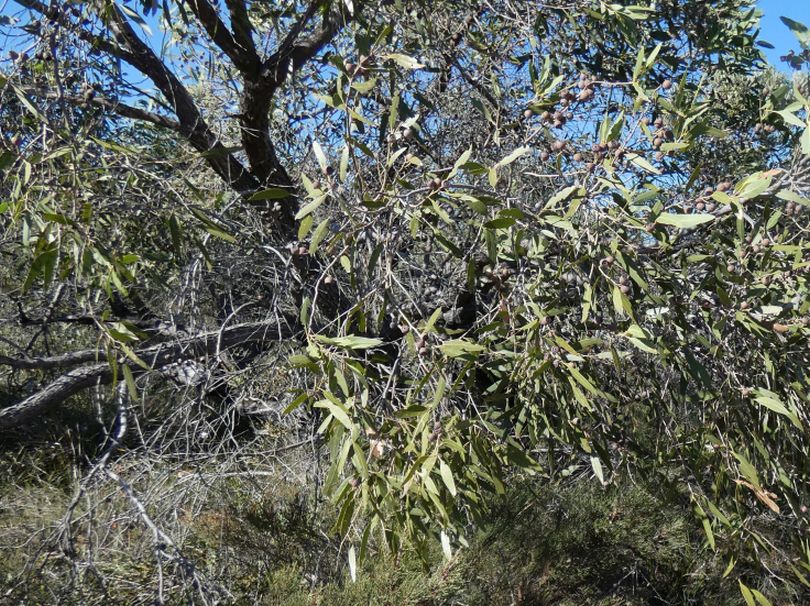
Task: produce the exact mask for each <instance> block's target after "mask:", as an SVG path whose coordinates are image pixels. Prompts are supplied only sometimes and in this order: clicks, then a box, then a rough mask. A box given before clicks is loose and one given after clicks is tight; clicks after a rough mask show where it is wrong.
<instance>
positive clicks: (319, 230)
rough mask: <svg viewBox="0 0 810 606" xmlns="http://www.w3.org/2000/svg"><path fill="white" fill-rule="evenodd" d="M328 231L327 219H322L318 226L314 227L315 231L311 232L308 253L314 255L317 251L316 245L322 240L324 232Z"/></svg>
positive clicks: (324, 235)
mask: <svg viewBox="0 0 810 606" xmlns="http://www.w3.org/2000/svg"><path fill="white" fill-rule="evenodd" d="M328 232H329V219H324V220H323V221H321V222H320V223H319V224H318V227H316V228H315V231H314V232H313V234H312V240H310V242H309V254H311V255H314V254H315V253H316V252H318V247H319V246H320V245H321V242H323V239H324V238H325V237H326V234H327V233H328Z"/></svg>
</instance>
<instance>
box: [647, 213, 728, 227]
mask: <svg viewBox="0 0 810 606" xmlns="http://www.w3.org/2000/svg"><path fill="white" fill-rule="evenodd" d="M712 221H714V215H709V214H705V213H704V214H691V215H675V214H672V213H664V214H663V215H660V216H659V217H658V218H657V219H656V220H655V222H656V223H658V224H660V225H672V226H673V227H678V228H680V229H692V228H694V227H697V226H698V225H703V224H704V223H711V222H712Z"/></svg>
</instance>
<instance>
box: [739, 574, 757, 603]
mask: <svg viewBox="0 0 810 606" xmlns="http://www.w3.org/2000/svg"><path fill="white" fill-rule="evenodd" d="M737 582H738V583H739V584H740V593H742V597H743V600H745V603H746V606H757V605H756V603H755V602H754V594H752V593H751V590H750V589H748V587H746V586H745V585H744V584H743V582H742V581H740V580H738V581H737Z"/></svg>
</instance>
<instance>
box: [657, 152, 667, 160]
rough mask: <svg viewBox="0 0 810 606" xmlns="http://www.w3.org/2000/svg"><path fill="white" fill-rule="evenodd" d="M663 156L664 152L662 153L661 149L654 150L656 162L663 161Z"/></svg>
mask: <svg viewBox="0 0 810 606" xmlns="http://www.w3.org/2000/svg"><path fill="white" fill-rule="evenodd" d="M664 157H665V154H664V152H662V151H660V152H656V154H655V159H656V160H657V161H658V162H661V161H663V160H664Z"/></svg>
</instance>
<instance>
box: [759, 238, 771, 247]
mask: <svg viewBox="0 0 810 606" xmlns="http://www.w3.org/2000/svg"><path fill="white" fill-rule="evenodd" d="M760 244H761V245H762V246H770V245H771V241H770V240H768V238H762V241H761V242H760Z"/></svg>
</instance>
